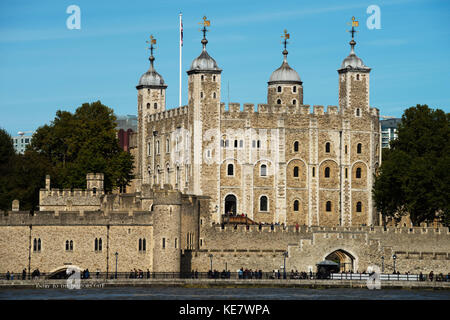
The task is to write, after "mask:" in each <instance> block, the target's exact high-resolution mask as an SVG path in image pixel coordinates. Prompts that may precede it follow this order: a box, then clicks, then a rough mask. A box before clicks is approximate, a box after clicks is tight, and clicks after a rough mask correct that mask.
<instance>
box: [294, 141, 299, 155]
mask: <svg viewBox="0 0 450 320" xmlns="http://www.w3.org/2000/svg"><path fill="white" fill-rule="evenodd" d="M298 146H299V143H298V141H295V142H294V152H298Z"/></svg>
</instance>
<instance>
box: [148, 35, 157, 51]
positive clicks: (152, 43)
mask: <svg viewBox="0 0 450 320" xmlns="http://www.w3.org/2000/svg"><path fill="white" fill-rule="evenodd" d="M145 42H146V43H148V44H150V48H149V49H150V54H151V55H153V50H154V49H155V47H153V45H154V44H156V39H155V38H153V35H150V41H148V40H147V41H145Z"/></svg>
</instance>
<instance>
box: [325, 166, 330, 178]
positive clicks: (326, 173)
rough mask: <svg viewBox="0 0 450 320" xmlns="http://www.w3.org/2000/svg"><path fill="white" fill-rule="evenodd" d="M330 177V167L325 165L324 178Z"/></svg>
mask: <svg viewBox="0 0 450 320" xmlns="http://www.w3.org/2000/svg"><path fill="white" fill-rule="evenodd" d="M329 177H330V167H326V168H325V178H329Z"/></svg>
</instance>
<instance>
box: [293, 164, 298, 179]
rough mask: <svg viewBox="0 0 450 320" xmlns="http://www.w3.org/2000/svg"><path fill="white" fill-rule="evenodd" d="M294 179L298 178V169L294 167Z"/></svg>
mask: <svg viewBox="0 0 450 320" xmlns="http://www.w3.org/2000/svg"><path fill="white" fill-rule="evenodd" d="M294 178H298V167H294Z"/></svg>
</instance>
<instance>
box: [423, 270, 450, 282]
mask: <svg viewBox="0 0 450 320" xmlns="http://www.w3.org/2000/svg"><path fill="white" fill-rule="evenodd" d="M419 280H420V281H426V280H427V277H426V276H425V275H423V274H422V272H421V273H420V274H419ZM428 280H430V281H444V282H449V281H450V273H447V275H446V276H445V275H444V274H443V273H442V272H441V273H439V274H438V275H435V274H434V272H433V271H431V272H430V273H429V274H428Z"/></svg>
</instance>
